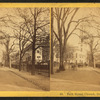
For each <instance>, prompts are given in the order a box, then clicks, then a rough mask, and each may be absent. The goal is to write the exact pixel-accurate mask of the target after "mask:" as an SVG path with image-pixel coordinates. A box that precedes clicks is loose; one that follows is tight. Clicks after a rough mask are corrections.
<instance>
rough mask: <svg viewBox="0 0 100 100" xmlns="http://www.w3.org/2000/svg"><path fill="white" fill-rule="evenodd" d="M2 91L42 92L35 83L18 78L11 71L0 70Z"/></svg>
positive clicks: (0, 87)
mask: <svg viewBox="0 0 100 100" xmlns="http://www.w3.org/2000/svg"><path fill="white" fill-rule="evenodd" d="M0 91H42V90H41V89H40V88H39V87H37V86H36V85H34V84H33V83H31V82H29V81H27V80H25V79H23V78H21V77H20V76H17V75H16V74H14V73H12V72H11V71H9V70H6V69H4V68H0Z"/></svg>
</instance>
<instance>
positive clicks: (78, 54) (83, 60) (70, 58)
mask: <svg viewBox="0 0 100 100" xmlns="http://www.w3.org/2000/svg"><path fill="white" fill-rule="evenodd" d="M59 61H60V55H59V53H57V52H55V54H54V62H59ZM64 62H66V63H69V64H70V63H74V64H87V52H86V51H85V50H84V47H83V45H82V44H79V45H78V46H70V47H68V51H66V53H65V55H64Z"/></svg>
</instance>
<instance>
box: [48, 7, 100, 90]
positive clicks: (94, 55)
mask: <svg viewBox="0 0 100 100" xmlns="http://www.w3.org/2000/svg"><path fill="white" fill-rule="evenodd" d="M50 90H51V91H100V8H99V7H62V8H61V7H56V8H51V78H50Z"/></svg>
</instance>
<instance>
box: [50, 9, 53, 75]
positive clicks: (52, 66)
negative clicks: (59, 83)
mask: <svg viewBox="0 0 100 100" xmlns="http://www.w3.org/2000/svg"><path fill="white" fill-rule="evenodd" d="M50 58H51V74H53V8H51V57H50Z"/></svg>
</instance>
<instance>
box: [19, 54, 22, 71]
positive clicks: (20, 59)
mask: <svg viewBox="0 0 100 100" xmlns="http://www.w3.org/2000/svg"><path fill="white" fill-rule="evenodd" d="M21 64H22V57H21V54H20V58H19V71H21V69H22V68H21V67H22V66H21Z"/></svg>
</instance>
